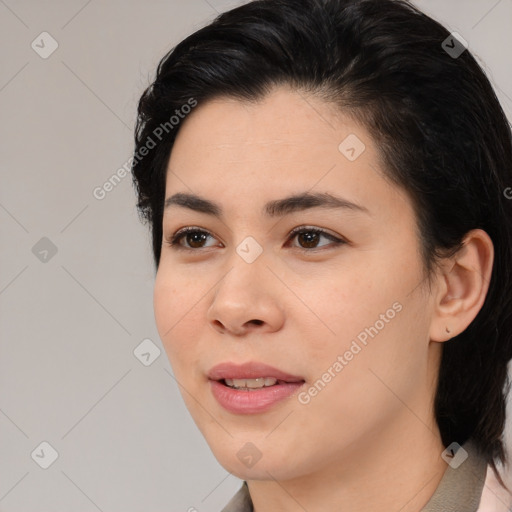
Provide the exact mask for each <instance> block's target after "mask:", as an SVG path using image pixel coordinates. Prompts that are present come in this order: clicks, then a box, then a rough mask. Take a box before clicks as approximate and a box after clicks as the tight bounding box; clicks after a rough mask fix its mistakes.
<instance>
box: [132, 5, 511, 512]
mask: <svg viewBox="0 0 512 512" xmlns="http://www.w3.org/2000/svg"><path fill="white" fill-rule="evenodd" d="M138 114H139V117H138V123H137V129H136V149H135V155H134V163H133V169H132V170H133V176H134V183H135V185H136V188H137V192H138V207H139V210H140V213H141V217H142V219H143V220H146V221H149V223H150V225H151V227H152V236H153V253H154V259H155V264H156V268H157V273H156V281H155V290H154V307H155V318H156V324H157V328H158V331H159V334H160V337H161V339H162V343H163V345H164V347H165V349H166V351H167V355H168V358H169V360H170V363H171V365H172V367H173V370H174V374H175V377H176V380H177V382H178V383H179V385H180V389H181V391H182V396H183V398H184V400H185V403H186V405H187V407H188V409H189V411H190V413H191V415H192V417H193V418H194V421H195V422H196V424H197V426H198V428H199V429H200V430H201V432H202V434H203V435H204V437H205V439H206V441H207V442H208V444H209V446H210V447H211V449H212V451H213V453H214V455H215V457H216V458H217V460H218V461H219V462H220V464H221V465H222V466H223V467H224V468H225V469H226V470H227V471H229V472H230V473H233V474H234V475H236V476H237V477H239V478H241V479H243V480H244V484H243V486H242V487H241V489H240V490H239V492H238V493H237V495H236V496H234V497H233V499H232V500H231V501H230V503H229V504H228V505H227V506H226V508H225V509H224V511H225V512H233V511H244V512H245V511H251V510H254V511H257V512H264V511H265V512H269V511H280V512H282V511H295V510H308V511H310V512H312V511H316V510H327V511H338V510H357V511H374V510H385V511H392V510H397V511H398V510H400V511H401V512H413V511H419V510H423V511H441V510H442V511H464V512H468V511H475V510H477V508H478V505H479V503H480V499H481V495H482V489H483V486H484V479H485V474H486V468H487V465H489V466H490V467H492V468H493V470H494V471H495V472H496V469H497V465H503V464H505V463H506V462H507V460H506V452H505V450H504V445H503V429H504V424H505V397H506V393H507V392H508V386H509V382H508V379H507V362H508V361H509V360H510V359H511V357H512V315H511V311H512V272H511V266H510V265H511V263H510V262H511V261H512V201H511V200H510V196H511V194H510V191H511V190H512V189H510V186H511V185H512V144H511V139H512V137H511V132H510V128H509V125H508V122H507V120H506V117H505V115H504V113H503V110H502V108H501V107H500V105H499V102H498V100H497V99H496V97H495V95H494V92H493V89H492V87H491V85H490V83H489V81H488V79H487V78H486V77H485V75H484V73H483V71H482V70H481V68H480V67H479V66H478V64H477V63H476V61H475V59H474V58H473V57H472V55H471V54H470V52H469V51H468V50H467V48H466V47H465V45H464V42H463V41H462V40H461V39H460V37H459V38H458V37H456V35H451V34H450V33H449V32H448V31H447V30H446V29H445V28H444V27H442V26H441V25H440V24H439V23H437V22H436V21H434V20H432V19H430V18H429V17H427V16H426V15H424V14H422V13H421V12H419V11H418V10H417V9H416V8H414V7H413V6H411V5H410V4H408V3H406V2H405V1H402V0H260V1H254V2H251V3H249V4H246V5H243V6H241V7H238V8H235V9H233V10H231V11H229V12H226V13H224V14H222V15H220V16H219V17H218V18H217V19H216V20H215V21H214V22H213V23H211V24H210V25H208V26H207V27H205V28H203V29H201V30H198V31H197V32H196V33H194V34H192V35H191V36H190V37H187V38H186V39H185V40H184V41H182V42H181V43H180V44H178V45H177V46H176V47H175V48H174V49H173V50H172V51H171V52H169V53H168V54H167V55H166V56H165V57H164V58H163V59H162V61H161V62H160V64H159V66H158V71H157V76H156V80H155V81H154V83H153V84H152V85H151V86H150V87H149V88H148V89H147V90H146V91H145V93H144V94H143V96H142V98H141V100H140V103H139V109H138ZM507 190H508V191H509V193H508V194H507ZM503 485H504V484H503Z"/></svg>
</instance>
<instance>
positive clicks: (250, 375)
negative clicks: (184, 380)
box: [208, 361, 305, 382]
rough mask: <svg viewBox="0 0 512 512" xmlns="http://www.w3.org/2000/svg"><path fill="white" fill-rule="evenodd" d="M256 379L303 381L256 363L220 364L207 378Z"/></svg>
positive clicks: (298, 377) (301, 378)
mask: <svg viewBox="0 0 512 512" xmlns="http://www.w3.org/2000/svg"><path fill="white" fill-rule="evenodd" d="M258 377H274V379H277V380H282V381H284V382H303V381H304V380H305V379H304V378H303V377H300V376H298V375H291V374H289V373H285V372H283V371H281V370H278V369H277V368H274V367H273V366H270V365H268V364H265V363H260V362H257V361H250V362H248V363H243V364H235V363H231V362H225V363H220V364H218V365H216V366H214V367H213V368H211V369H210V371H209V372H208V378H209V379H210V380H217V381H219V380H222V379H257V378H258Z"/></svg>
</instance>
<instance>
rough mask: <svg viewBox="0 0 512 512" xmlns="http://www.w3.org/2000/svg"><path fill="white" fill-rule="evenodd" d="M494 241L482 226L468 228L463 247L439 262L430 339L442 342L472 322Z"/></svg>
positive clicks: (489, 269)
mask: <svg viewBox="0 0 512 512" xmlns="http://www.w3.org/2000/svg"><path fill="white" fill-rule="evenodd" d="M493 262H494V245H493V243H492V240H491V238H490V237H489V235H488V234H487V233H486V232H485V231H483V230H482V229H474V230H471V231H469V232H468V233H467V234H466V236H465V238H464V245H463V247H462V249H461V250H460V251H459V252H458V253H457V254H456V255H454V256H452V257H451V258H449V259H447V260H446V261H445V262H443V264H442V265H441V268H442V271H441V272H440V275H439V286H438V291H437V295H436V296H435V298H434V300H435V302H434V305H433V316H432V322H431V328H430V339H431V340H432V341H437V342H443V341H448V340H449V339H451V338H453V337H455V336H457V335H458V334H460V333H461V332H463V331H464V330H466V328H467V327H468V326H469V325H470V324H471V322H472V321H473V320H474V319H475V317H476V316H477V314H478V312H479V311H480V309H481V308H482V306H483V304H484V302H485V297H486V296H487V292H488V290H489V284H490V280H491V274H492V267H493Z"/></svg>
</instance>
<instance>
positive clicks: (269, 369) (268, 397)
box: [208, 362, 305, 414]
mask: <svg viewBox="0 0 512 512" xmlns="http://www.w3.org/2000/svg"><path fill="white" fill-rule="evenodd" d="M258 377H274V378H275V379H277V381H278V382H277V383H276V384H275V385H274V386H268V387H263V388H261V389H255V390H251V391H247V390H240V389H235V388H230V387H229V386H227V385H226V384H224V383H223V382H220V381H222V380H224V379H256V378H258ZM208 378H209V384H210V390H211V392H212V395H213V396H214V397H215V399H216V400H217V402H218V403H219V405H221V406H222V407H223V408H224V409H226V410H227V411H229V412H231V413H235V414H258V413H263V412H265V411H268V410H269V409H271V408H273V407H274V406H275V405H276V404H277V403H278V402H281V401H283V400H285V399H286V398H288V397H289V396H291V395H293V394H294V393H295V392H296V391H298V389H299V388H301V387H302V386H303V385H304V384H305V379H303V378H302V377H299V376H297V375H291V374H289V373H286V372H283V371H281V370H278V369H277V368H274V367H273V366H269V365H267V364H264V363H259V362H249V363H244V364H235V363H229V362H228V363H221V364H218V365H216V366H214V367H213V368H212V369H211V370H210V371H209V372H208Z"/></svg>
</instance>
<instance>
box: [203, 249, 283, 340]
mask: <svg viewBox="0 0 512 512" xmlns="http://www.w3.org/2000/svg"><path fill="white" fill-rule="evenodd" d="M284 292H285V287H284V286H283V284H282V283H281V282H280V281H279V279H277V278H276V277H275V275H274V274H273V272H271V271H270V270H269V268H268V267H267V262H266V261H265V260H264V258H262V257H261V256H260V257H259V258H258V260H256V261H255V262H253V263H247V262H245V261H244V260H243V259H241V258H240V257H239V256H238V255H237V254H235V255H234V258H233V259H232V265H231V268H230V270H229V271H228V272H227V274H225V275H224V277H223V278H222V279H221V280H220V281H219V283H218V284H217V286H216V288H215V293H214V296H213V299H212V302H211V304H210V307H209V308H208V311H207V321H208V323H209V325H210V326H211V327H212V328H213V329H214V330H215V331H216V332H218V333H220V334H231V335H232V336H244V335H246V334H248V333H250V332H259V333H261V334H263V333H266V332H274V331H277V330H279V329H280V328H281V327H282V325H283V323H284V310H283V300H282V297H283V293H284Z"/></svg>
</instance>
